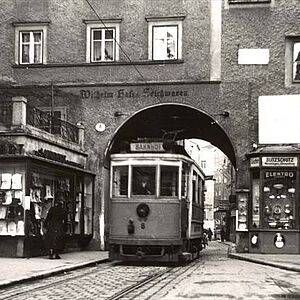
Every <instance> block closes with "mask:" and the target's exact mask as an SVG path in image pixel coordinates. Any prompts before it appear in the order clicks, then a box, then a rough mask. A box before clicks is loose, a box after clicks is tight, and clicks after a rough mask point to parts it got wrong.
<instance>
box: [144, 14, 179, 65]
mask: <svg viewBox="0 0 300 300" xmlns="http://www.w3.org/2000/svg"><path fill="white" fill-rule="evenodd" d="M182 20H183V17H176V18H164V19H156V18H147V21H148V31H149V33H148V43H149V46H148V52H149V54H148V58H149V59H151V60H176V59H181V58H182V50H181V48H182Z"/></svg>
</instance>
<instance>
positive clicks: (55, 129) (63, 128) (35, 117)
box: [26, 105, 79, 144]
mask: <svg viewBox="0 0 300 300" xmlns="http://www.w3.org/2000/svg"><path fill="white" fill-rule="evenodd" d="M26 123H27V124H28V125H31V126H33V127H36V128H39V129H41V130H43V131H46V132H49V133H51V134H54V135H58V136H60V137H61V138H63V139H65V140H67V141H70V142H74V143H77V144H78V143H79V130H78V127H77V126H76V125H73V124H71V123H68V122H66V121H64V120H61V119H59V118H56V117H53V116H51V112H49V111H42V110H39V109H37V108H35V107H32V106H30V105H27V111H26Z"/></svg>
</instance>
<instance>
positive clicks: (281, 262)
mask: <svg viewBox="0 0 300 300" xmlns="http://www.w3.org/2000/svg"><path fill="white" fill-rule="evenodd" d="M220 243H221V242H220ZM222 243H223V244H226V245H228V246H229V248H228V257H229V258H234V259H240V260H245V261H249V262H253V263H257V264H263V265H266V266H271V267H276V268H280V269H284V270H289V271H295V272H300V254H256V253H236V252H235V245H234V244H232V243H230V242H222Z"/></svg>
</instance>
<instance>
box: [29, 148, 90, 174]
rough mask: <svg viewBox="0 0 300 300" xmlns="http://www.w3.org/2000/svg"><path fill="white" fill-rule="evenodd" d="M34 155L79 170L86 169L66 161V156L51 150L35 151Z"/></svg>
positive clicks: (41, 149)
mask: <svg viewBox="0 0 300 300" xmlns="http://www.w3.org/2000/svg"><path fill="white" fill-rule="evenodd" d="M33 154H34V155H37V156H40V157H43V158H46V159H50V160H53V161H56V162H60V163H64V164H68V165H71V166H74V167H77V168H82V169H83V168H84V166H83V165H82V164H79V163H76V162H74V161H70V160H67V159H66V155H63V154H60V153H57V152H52V151H50V150H46V149H43V148H40V149H39V150H34V151H33Z"/></svg>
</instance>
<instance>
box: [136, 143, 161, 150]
mask: <svg viewBox="0 0 300 300" xmlns="http://www.w3.org/2000/svg"><path fill="white" fill-rule="evenodd" d="M130 150H131V151H132V152H165V150H164V148H163V143H160V142H151V143H131V144H130Z"/></svg>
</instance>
